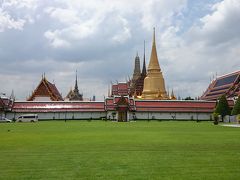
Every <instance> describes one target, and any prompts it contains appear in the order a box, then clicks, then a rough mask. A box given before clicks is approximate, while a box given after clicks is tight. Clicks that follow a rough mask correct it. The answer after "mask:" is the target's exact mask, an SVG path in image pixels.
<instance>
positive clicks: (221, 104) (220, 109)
mask: <svg viewBox="0 0 240 180" xmlns="http://www.w3.org/2000/svg"><path fill="white" fill-rule="evenodd" d="M214 112H215V113H218V114H219V115H221V117H222V120H223V118H224V117H225V116H226V115H230V114H231V111H230V108H229V105H228V102H227V98H226V95H222V96H221V97H220V98H219V99H218V103H217V107H216V109H215V111H214Z"/></svg>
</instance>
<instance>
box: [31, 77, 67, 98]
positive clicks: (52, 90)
mask: <svg viewBox="0 0 240 180" xmlns="http://www.w3.org/2000/svg"><path fill="white" fill-rule="evenodd" d="M27 101H63V98H62V96H61V94H60V93H59V91H58V89H57V87H56V86H55V84H53V83H50V82H49V81H48V80H47V79H46V77H45V76H44V77H42V80H41V81H40V83H39V85H38V86H37V88H36V89H35V90H34V91H33V93H32V95H31V96H30V97H29V98H28V99H27Z"/></svg>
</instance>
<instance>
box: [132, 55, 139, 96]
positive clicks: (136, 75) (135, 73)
mask: <svg viewBox="0 0 240 180" xmlns="http://www.w3.org/2000/svg"><path fill="white" fill-rule="evenodd" d="M140 77H141V69H140V58H139V56H138V53H137V55H136V57H135V66H134V71H133V76H132V79H131V83H130V94H131V95H133V94H134V92H135V90H136V83H137V81H138V79H139V78H140Z"/></svg>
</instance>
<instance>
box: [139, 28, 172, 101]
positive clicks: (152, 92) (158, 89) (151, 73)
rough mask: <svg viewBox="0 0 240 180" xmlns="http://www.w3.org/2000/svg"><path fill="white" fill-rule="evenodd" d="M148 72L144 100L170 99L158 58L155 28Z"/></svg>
mask: <svg viewBox="0 0 240 180" xmlns="http://www.w3.org/2000/svg"><path fill="white" fill-rule="evenodd" d="M147 72H148V73H147V77H146V78H145V79H144V86H143V93H142V99H168V96H167V92H166V89H165V82H164V78H163V75H162V72H161V69H160V66H159V62H158V57H157V48H156V40H155V28H154V29H153V43H152V52H151V58H150V62H149V65H148V70H147Z"/></svg>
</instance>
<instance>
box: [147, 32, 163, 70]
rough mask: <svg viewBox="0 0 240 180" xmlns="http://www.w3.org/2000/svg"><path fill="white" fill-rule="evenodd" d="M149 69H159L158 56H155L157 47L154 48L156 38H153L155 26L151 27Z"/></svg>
mask: <svg viewBox="0 0 240 180" xmlns="http://www.w3.org/2000/svg"><path fill="white" fill-rule="evenodd" d="M151 70H160V71H161V69H160V66H159V62H158V56H157V48H156V39H155V28H153V43H152V52H151V58H150V62H149V66H148V71H151Z"/></svg>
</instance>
